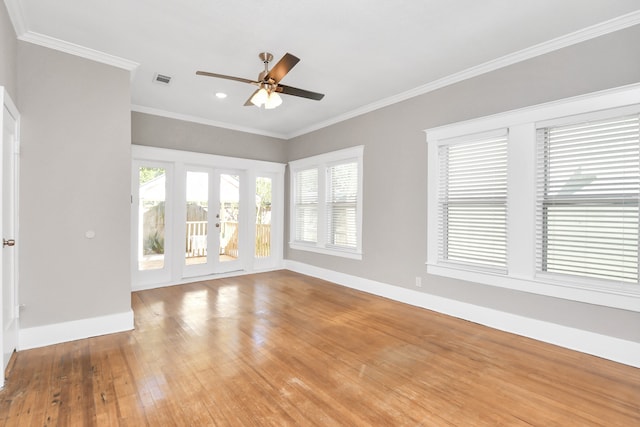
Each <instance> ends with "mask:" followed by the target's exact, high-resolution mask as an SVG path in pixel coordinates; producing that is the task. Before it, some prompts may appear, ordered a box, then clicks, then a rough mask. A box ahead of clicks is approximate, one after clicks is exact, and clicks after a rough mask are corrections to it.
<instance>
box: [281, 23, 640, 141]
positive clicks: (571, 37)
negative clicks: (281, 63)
mask: <svg viewBox="0 0 640 427" xmlns="http://www.w3.org/2000/svg"><path fill="white" fill-rule="evenodd" d="M637 24H640V11H636V12H631V13H628V14H626V15H621V16H619V17H617V18H613V19H610V20H608V21H604V22H601V23H599V24H595V25H592V26H590V27H586V28H583V29H581V30H578V31H574V32H573V33H569V34H566V35H564V36H560V37H557V38H555V39H552V40H549V41H546V42H543V43H539V44H537V45H534V46H531V47H528V48H526V49H522V50H519V51H517V52H514V53H510V54H508V55H505V56H502V57H500V58H497V59H493V60H491V61H488V62H485V63H483V64H480V65H477V66H475V67H471V68H467V69H466V70H463V71H460V72H457V73H454V74H450V75H448V76H446V77H443V78H441V79H438V80H434V81H432V82H430V83H427V84H425V85H422V86H418V87H417V88H414V89H411V90H408V91H406V92H402V93H399V94H397V95H393V96H390V97H388V98H385V99H381V100H380V101H376V102H374V103H371V104H367V105H365V106H363V107H360V108H357V109H355V110H352V111H349V112H347V113H345V114H341V115H339V116H336V117H333V118H331V119H328V120H325V121H322V122H318V123H316V124H314V125H311V126H308V127H306V128H302V129H299V130H297V131H295V132H292V133H290V134H288V135H287V138H288V139H291V138H295V137H297V136H300V135H304V134H307V133H310V132H313V131H316V130H319V129H322V128H325V127H328V126H331V125H334V124H336V123H340V122H343V121H345V120H348V119H352V118H354V117H357V116H361V115H363V114H366V113H370V112H372V111H375V110H379V109H381V108H384V107H388V106H390V105H393V104H397V103H399V102H402V101H405V100H407V99H410V98H414V97H416V96H419V95H424V94H426V93H429V92H433V91H435V90H437V89H441V88H443V87H445V86H450V85H452V84H454V83H459V82H461V81H464V80H467V79H470V78H473V77H477V76H480V75H482V74H486V73H489V72H491V71H495V70H498V69H500V68H504V67H507V66H509V65H513V64H516V63H518V62H522V61H526V60H527V59H531V58H535V57H537V56H541V55H544V54H546V53H550V52H553V51H556V50H560V49H562V48H565V47H569V46H572V45H575V44H578V43H581V42H584V41H588V40H591V39H594V38H596V37H600V36H604V35H606V34H610V33H613V32H616V31H620V30H624V29H625V28H629V27H632V26H634V25H637Z"/></svg>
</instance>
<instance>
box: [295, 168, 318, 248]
mask: <svg viewBox="0 0 640 427" xmlns="http://www.w3.org/2000/svg"><path fill="white" fill-rule="evenodd" d="M294 173H295V178H294V179H295V194H294V203H295V217H296V218H295V240H296V241H299V242H317V241H318V169H317V168H312V169H304V170H299V171H296V172H294Z"/></svg>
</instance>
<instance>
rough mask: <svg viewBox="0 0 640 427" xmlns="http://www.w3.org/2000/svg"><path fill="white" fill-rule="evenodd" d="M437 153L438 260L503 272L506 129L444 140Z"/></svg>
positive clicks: (505, 233) (505, 229)
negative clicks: (453, 139)
mask: <svg viewBox="0 0 640 427" xmlns="http://www.w3.org/2000/svg"><path fill="white" fill-rule="evenodd" d="M438 151H439V153H438V157H439V161H440V167H439V170H440V177H439V190H438V235H439V242H438V257H439V259H440V261H445V262H452V263H461V264H466V265H470V266H478V267H484V268H490V269H497V270H500V271H505V270H506V267H507V132H506V130H505V131H499V132H492V135H490V136H487V135H478V136H476V137H465V138H464V139H463V140H462V141H456V142H455V143H445V144H443V145H441V146H440V147H439V149H438Z"/></svg>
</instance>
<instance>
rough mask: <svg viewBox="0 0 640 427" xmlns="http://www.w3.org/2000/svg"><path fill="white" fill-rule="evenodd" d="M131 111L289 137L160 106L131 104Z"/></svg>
mask: <svg viewBox="0 0 640 427" xmlns="http://www.w3.org/2000/svg"><path fill="white" fill-rule="evenodd" d="M131 111H135V112H137V113H144V114H150V115H152V116H159V117H166V118H169V119H176V120H182V121H184V122H192V123H198V124H201V125H208V126H215V127H218V128H223V129H229V130H235V131H239V132H246V133H252V134H255V135H262V136H268V137H271V138H278V139H287V136H286V135H284V134H281V133H276V132H268V131H265V130H262V129H255V128H250V127H245V126H238V125H234V124H231V123H225V122H218V121H215V120H209V119H203V118H202V117H196V116H191V115H189V114H180V113H174V112H172V111H166V110H160V109H158V108H152V107H145V106H144V105H136V104H132V105H131Z"/></svg>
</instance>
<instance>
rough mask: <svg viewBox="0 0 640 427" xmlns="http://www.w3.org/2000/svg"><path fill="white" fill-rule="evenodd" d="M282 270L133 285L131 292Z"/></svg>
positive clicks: (265, 270) (227, 273) (279, 267)
mask: <svg viewBox="0 0 640 427" xmlns="http://www.w3.org/2000/svg"><path fill="white" fill-rule="evenodd" d="M282 268H283V267H282V265H277V266H275V267H267V268H258V269H254V270H236V271H229V272H226V273H213V274H208V275H206V276H192V277H185V278H182V279H177V280H171V281H169V282H161V283H156V282H152V283H134V284H133V285H132V286H131V292H137V291H146V290H149V289H158V288H166V287H167V286H176V285H184V284H186V283H194V282H204V281H206V280H214V279H224V278H227V277H236V276H245V275H247V274H257V273H266V272H269V271H276V270H282Z"/></svg>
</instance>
